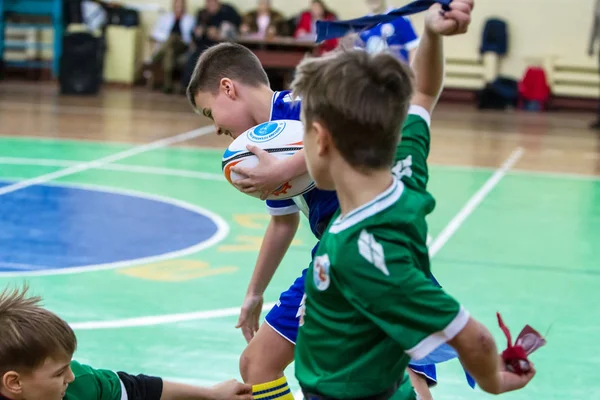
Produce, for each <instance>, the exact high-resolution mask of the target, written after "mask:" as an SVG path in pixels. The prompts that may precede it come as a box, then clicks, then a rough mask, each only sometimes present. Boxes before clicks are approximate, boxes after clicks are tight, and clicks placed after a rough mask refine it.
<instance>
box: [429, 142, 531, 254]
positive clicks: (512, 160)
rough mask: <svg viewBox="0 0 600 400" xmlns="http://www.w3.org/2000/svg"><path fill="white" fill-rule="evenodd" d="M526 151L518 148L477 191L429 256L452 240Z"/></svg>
mask: <svg viewBox="0 0 600 400" xmlns="http://www.w3.org/2000/svg"><path fill="white" fill-rule="evenodd" d="M524 153H525V151H524V150H523V148H522V147H517V148H516V149H515V150H514V151H513V152H512V153H511V154H510V156H508V158H507V159H506V160H505V161H504V162H503V163H502V165H501V166H500V168H498V169H497V170H496V172H494V174H493V175H492V176H491V177H490V178H489V179H488V180H487V181H486V182H485V184H484V185H483V186H482V187H481V188H480V189H479V190H478V191H477V192H475V194H474V195H473V196H471V198H470V199H469V201H467V203H466V204H465V205H464V207H463V208H462V209H461V210H460V211H459V212H458V214H456V215H455V216H454V218H452V220H451V221H450V222H449V223H448V225H446V227H445V228H444V229H443V230H442V231H441V232H440V234H439V235H438V236H437V237H436V238H435V239H434V240H433V242H432V243H431V246H430V247H429V256H430V257H434V256H435V255H436V254H437V253H438V251H440V250H441V248H442V247H444V245H445V244H446V243H447V242H448V240H450V238H451V237H452V236H454V234H455V233H456V231H457V230H458V228H460V226H461V225H462V224H463V223H464V222H465V220H466V219H467V218H468V217H469V215H471V214H472V213H473V211H475V209H476V208H477V207H478V206H479V204H481V202H482V201H483V199H485V198H486V197H487V195H488V194H489V193H490V192H491V191H492V190H493V189H494V188H495V187H496V185H498V183H499V182H500V181H501V180H502V178H504V176H505V175H506V173H507V172H508V171H509V170H510V169H511V168H512V167H513V165H515V164H516V163H517V161H519V159H520V158H521V157H522V156H523V154H524Z"/></svg>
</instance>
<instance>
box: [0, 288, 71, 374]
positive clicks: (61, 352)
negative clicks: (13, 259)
mask: <svg viewBox="0 0 600 400" xmlns="http://www.w3.org/2000/svg"><path fill="white" fill-rule="evenodd" d="M27 292H28V287H27V286H24V287H23V288H22V289H18V288H17V289H13V290H10V289H5V290H4V291H3V292H2V293H0V376H2V375H4V374H5V373H6V372H8V371H17V372H21V371H22V372H30V371H32V370H33V369H35V368H36V367H38V366H40V365H42V364H43V363H44V362H45V361H46V359H47V358H49V357H61V356H65V357H71V356H72V355H73V353H74V352H75V349H76V348H77V339H76V337H75V333H74V332H73V330H72V329H71V327H70V326H69V324H67V323H66V322H65V321H63V320H62V319H61V318H59V317H58V316H57V315H56V314H54V313H52V312H50V311H48V310H46V309H45V308H43V307H42V306H41V298H40V297H30V296H28V295H27Z"/></svg>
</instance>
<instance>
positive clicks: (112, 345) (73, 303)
mask: <svg viewBox="0 0 600 400" xmlns="http://www.w3.org/2000/svg"><path fill="white" fill-rule="evenodd" d="M592 119H593V116H592V115H590V114H586V113H573V112H562V113H541V114H530V113H522V112H479V111H477V110H476V109H475V108H474V107H472V106H468V105H464V104H448V103H443V104H441V105H440V106H439V108H438V110H437V111H436V112H435V114H434V116H433V125H432V150H431V156H430V165H431V168H430V186H429V187H430V191H431V192H432V193H433V194H434V196H435V198H436V200H437V206H436V209H435V211H434V212H433V213H432V214H431V216H430V217H429V223H430V234H431V237H432V241H431V244H430V247H431V253H432V255H433V264H432V265H433V272H434V274H435V275H436V277H437V278H438V280H439V281H440V282H441V283H442V285H443V286H444V287H445V288H446V290H447V291H448V292H449V293H451V294H453V295H454V296H455V297H457V298H458V299H459V300H460V301H461V302H462V303H463V304H464V305H465V306H466V307H467V308H468V309H469V311H470V312H471V313H472V314H473V315H474V316H475V317H476V318H478V319H479V320H480V321H482V322H483V323H485V324H486V326H488V328H490V330H491V331H492V332H493V334H494V335H495V337H496V338H497V341H498V345H499V347H500V348H504V347H505V345H506V341H505V339H504V336H503V335H502V333H501V331H500V329H499V328H498V324H497V321H496V315H495V313H496V311H499V312H500V313H501V314H502V315H503V317H504V319H505V322H506V323H507V325H508V326H509V328H510V329H511V331H512V333H513V336H515V337H516V335H517V334H518V333H519V331H520V330H521V329H522V328H523V327H524V326H525V325H526V324H530V325H531V326H533V327H534V328H536V329H537V330H539V331H540V333H542V334H543V335H547V340H548V344H547V346H546V347H543V348H542V349H540V350H538V352H536V353H535V354H534V355H533V357H532V360H533V361H534V362H535V364H536V367H537V369H538V375H537V377H536V378H535V380H534V382H533V383H532V384H531V386H530V387H529V388H528V389H527V390H524V391H522V392H518V393H514V394H509V395H506V396H504V398H506V399H514V400H517V399H519V400H525V399H527V400H530V399H545V400H550V399H564V398H569V399H572V400H577V399H581V400H584V399H585V400H588V399H593V398H600V383H598V379H597V375H598V373H597V366H598V362H599V359H598V354H599V353H600V345H598V341H597V339H594V338H598V337H600V326H599V325H598V324H597V323H596V322H594V321H598V320H600V303H599V302H598V301H597V300H594V298H596V299H597V294H596V295H594V293H597V288H598V287H599V286H600V245H599V243H600V136H598V135H597V134H596V133H594V132H591V131H589V130H587V125H588V123H589V122H590V121H591V120H592ZM227 143H228V140H227V138H219V137H217V136H216V135H215V134H214V130H213V129H212V127H211V125H210V124H209V121H208V120H206V119H204V118H203V117H200V116H198V115H195V114H194V113H192V112H191V109H190V108H189V106H188V105H187V104H186V101H185V98H184V97H180V96H167V95H163V94H160V93H148V92H147V91H146V90H144V89H133V90H129V89H127V90H124V89H105V90H103V92H102V94H101V95H100V96H98V97H92V98H87V97H83V98H81V97H59V96H58V95H57V94H56V88H55V86H54V85H52V84H39V83H35V84H34V83H19V82H2V85H0V287H7V286H15V285H21V284H22V283H24V282H28V283H29V285H30V287H31V292H32V294H37V295H41V296H43V298H44V301H45V304H46V305H47V307H48V308H50V309H51V310H53V311H55V312H56V313H58V314H59V315H60V316H61V317H63V318H64V319H66V320H67V321H68V322H69V323H71V324H72V326H73V327H74V328H75V329H76V333H77V335H78V338H79V348H78V350H77V353H76V355H75V356H76V358H77V359H78V360H79V361H81V362H84V363H89V364H91V365H93V366H95V367H99V368H109V369H118V370H126V371H128V372H143V373H147V374H157V375H161V376H164V377H166V378H171V379H174V380H178V381H183V382H190V383H197V384H213V383H216V382H219V381H222V380H225V379H229V378H232V377H237V378H239V374H238V357H239V355H240V353H241V352H242V350H243V348H244V346H245V341H244V339H243V337H242V335H241V332H240V331H239V330H236V329H235V327H234V326H235V323H236V322H237V315H238V309H239V306H240V305H241V303H242V300H243V298H244V294H245V290H246V285H247V283H248V280H249V278H250V276H251V273H252V269H253V267H254V261H255V258H256V256H257V253H258V249H259V247H260V243H261V240H262V234H263V232H264V230H265V228H266V224H267V222H268V216H267V214H266V212H265V209H264V205H263V204H262V203H261V202H260V201H259V200H257V199H255V198H252V197H249V196H245V195H243V194H241V193H238V192H237V191H236V190H235V189H234V188H232V187H231V186H230V185H229V184H228V183H227V182H226V181H225V180H224V179H223V178H222V175H221V171H220V157H221V154H222V150H223V149H224V148H225V146H226V145H227ZM314 242H315V239H314V238H313V237H311V234H310V231H309V229H308V224H307V223H306V221H304V220H303V221H302V226H301V229H300V232H299V233H298V235H297V237H296V239H295V241H294V243H293V245H292V247H291V249H290V251H289V253H288V254H287V256H286V258H285V260H284V262H283V264H282V265H281V266H280V268H279V270H278V271H277V273H276V276H275V278H274V279H273V281H272V283H271V285H270V286H269V288H268V290H267V292H266V293H265V302H266V303H269V304H266V306H265V309H268V307H270V305H271V304H272V303H273V302H275V301H277V298H278V294H279V293H280V292H281V291H283V290H285V289H286V288H287V287H288V286H289V285H290V284H291V283H292V281H293V280H294V279H295V278H296V276H298V275H299V274H300V272H301V271H302V269H303V268H305V267H307V265H308V262H309V254H310V249H311V248H312V246H313V245H314ZM293 374H294V373H293V365H291V366H290V367H289V369H288V371H287V375H288V377H289V380H290V382H291V385H292V387H293V389H294V391H296V390H297V388H298V385H297V382H296V381H295V378H294V376H293ZM438 375H439V379H440V384H439V386H438V387H437V388H436V389H434V395H435V396H436V398H439V399H445V400H458V399H461V400H462V399H466V400H470V399H485V398H488V397H489V396H488V395H486V394H484V393H483V392H481V391H480V390H478V389H477V390H471V389H470V388H469V387H468V386H467V383H466V380H465V379H464V375H463V373H462V369H461V367H460V365H459V363H458V362H457V361H456V360H455V361H451V362H448V363H445V364H443V365H441V366H440V367H439V372H438Z"/></svg>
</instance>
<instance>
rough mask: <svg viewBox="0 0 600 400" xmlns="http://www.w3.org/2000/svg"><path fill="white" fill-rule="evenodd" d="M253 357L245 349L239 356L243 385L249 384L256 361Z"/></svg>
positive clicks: (250, 352)
mask: <svg viewBox="0 0 600 400" xmlns="http://www.w3.org/2000/svg"><path fill="white" fill-rule="evenodd" d="M255 360H256V359H255V357H253V356H252V350H251V349H249V348H248V347H246V349H245V350H244V351H243V352H242V355H241V356H240V375H241V376H242V380H243V381H244V383H249V381H250V379H251V377H252V375H253V373H252V372H253V371H252V370H253V369H254V368H255V365H256V361H255Z"/></svg>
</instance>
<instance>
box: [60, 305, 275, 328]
mask: <svg viewBox="0 0 600 400" xmlns="http://www.w3.org/2000/svg"><path fill="white" fill-rule="evenodd" d="M274 305H275V303H267V304H264V305H263V308H262V310H263V311H268V310H270V309H271V308H272V307H273V306H274ZM239 314H240V308H239V307H231V308H222V309H220V310H208V311H196V312H189V313H180V314H169V315H155V316H147V317H134V318H124V319H115V320H111V321H90V322H73V323H70V324H69V325H71V327H72V328H73V329H78V330H89V329H116V328H132V327H136V326H150V325H152V326H154V325H162V324H172V323H175V322H185V321H193V320H199V319H211V318H223V317H233V316H237V315H239Z"/></svg>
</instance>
